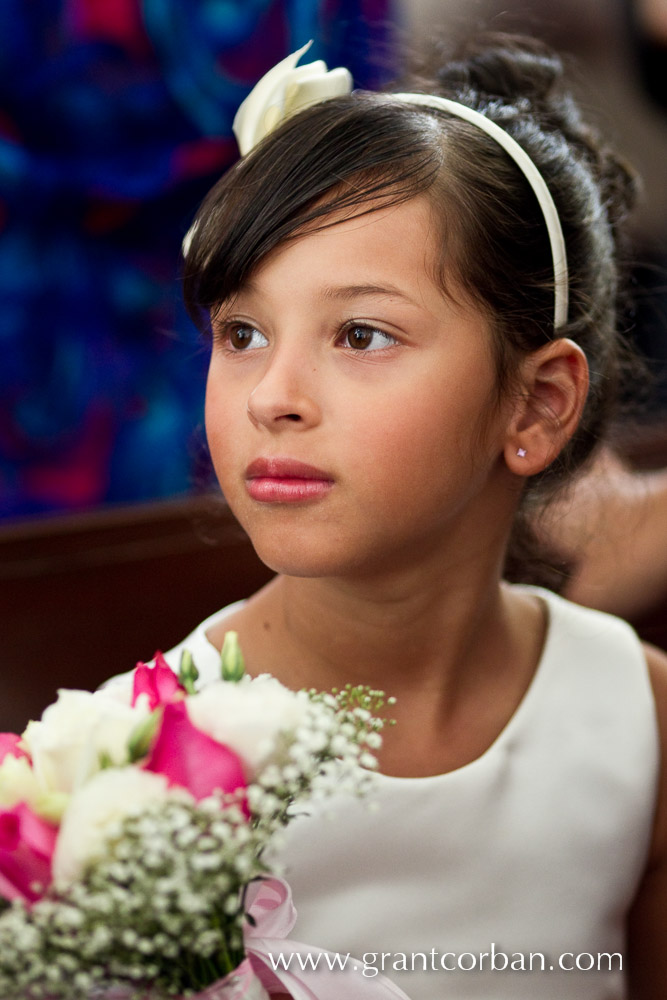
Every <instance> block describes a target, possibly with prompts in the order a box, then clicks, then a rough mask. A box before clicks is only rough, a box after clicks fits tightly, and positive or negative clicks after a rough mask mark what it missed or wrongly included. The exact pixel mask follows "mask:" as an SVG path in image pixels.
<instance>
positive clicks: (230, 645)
mask: <svg viewBox="0 0 667 1000" xmlns="http://www.w3.org/2000/svg"><path fill="white" fill-rule="evenodd" d="M220 670H221V674H222V679H223V681H240V680H241V678H242V677H243V675H244V673H245V663H244V660H243V653H242V652H241V647H240V646H239V636H238V632H227V633H226V635H225V641H224V642H223V644H222V651H221V653H220Z"/></svg>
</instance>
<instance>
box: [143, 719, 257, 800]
mask: <svg viewBox="0 0 667 1000" xmlns="http://www.w3.org/2000/svg"><path fill="white" fill-rule="evenodd" d="M144 767H145V768H146V770H148V771H154V772H155V773H157V774H164V776H165V777H166V778H167V780H168V781H169V784H170V785H179V786H180V787H181V788H186V789H187V790H188V791H189V792H190V794H191V795H194V797H195V798H196V799H203V798H206V796H207V795H210V794H211V793H212V792H213V791H215V790H216V789H220V791H222V792H235V791H236V790H237V789H238V788H246V786H247V782H246V780H245V776H244V773H243V763H242V761H241V759H240V757H237V755H236V754H235V753H234V751H233V750H230V749H229V747H226V746H224V744H222V743H218V741H217V740H214V739H213V738H212V737H211V736H207V735H206V733H202V732H201V730H199V729H197V728H196V727H195V726H193V725H192V723H191V722H190V719H189V718H188V713H187V709H186V707H185V702H183V701H177V702H173V703H172V704H170V705H165V707H164V713H163V716H162V723H161V726H160V731H159V733H158V736H157V739H156V741H155V743H154V744H153V748H152V750H151V752H150V754H149V757H148V760H147V761H146V763H145V764H144Z"/></svg>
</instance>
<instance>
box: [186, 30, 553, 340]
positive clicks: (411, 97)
mask: <svg viewBox="0 0 667 1000" xmlns="http://www.w3.org/2000/svg"><path fill="white" fill-rule="evenodd" d="M311 44H312V43H311V42H308V44H307V45H304V46H303V48H301V49H299V50H298V51H297V52H293V53H292V54H291V55H289V56H287V58H286V59H283V60H282V61H281V62H279V63H277V65H275V66H274V67H273V69H270V70H269V72H268V73H266V74H265V75H264V76H263V77H262V79H261V80H260V81H259V82H258V83H257V84H255V86H254V87H253V89H252V90H251V91H250V93H249V94H248V96H247V97H246V99H245V100H244V101H243V103H242V104H241V106H240V107H239V109H238V111H237V112H236V116H235V118H234V124H233V129H234V135H235V136H236V140H237V142H238V144H239V150H240V152H241V155H242V156H245V155H246V153H249V152H250V150H251V149H253V148H254V147H255V146H256V145H257V143H258V142H259V141H260V140H261V139H263V138H264V136H265V135H268V133H269V132H272V131H273V130H274V129H275V128H276V127H277V126H278V125H279V124H280V123H281V122H282V121H284V120H285V119H286V118H289V117H290V116H291V115H293V114H295V113H296V112H298V111H302V110H303V109H304V108H308V107H310V106H311V105H313V104H319V103H320V102H321V101H326V100H329V99H330V98H332V97H340V96H343V95H344V94H349V93H350V91H351V90H352V76H351V75H350V73H349V71H348V70H347V69H343V68H342V67H338V69H333V70H327V66H326V63H324V62H322V60H317V61H316V62H312V63H308V64H307V65H306V66H297V65H296V64H297V63H298V61H299V59H300V58H301V56H302V55H303V54H304V52H306V50H307V49H309V48H310V46H311ZM387 96H389V97H393V98H395V99H396V100H398V101H404V102H406V103H408V104H418V105H420V106H422V107H426V108H435V109H438V110H441V111H447V112H449V114H451V115H455V116H456V117H457V118H462V119H464V120H465V121H467V122H470V123H471V124H472V125H476V126H477V128H479V129H481V130H482V131H483V132H486V134H487V135H490V136H491V138H492V139H495V141H496V142H497V143H498V144H499V145H500V146H502V147H503V149H504V150H505V151H506V152H507V153H509V155H510V156H511V157H512V159H513V160H514V162H515V163H516V165H517V166H518V167H519V169H520V170H521V172H522V173H523V175H524V177H525V178H526V180H527V181H528V183H529V184H530V186H531V187H532V189H533V191H534V192H535V197H536V198H537V200H538V202H539V205H540V208H541V209H542V214H543V216H544V221H545V223H546V227H547V232H548V234H549V241H550V243H551V256H552V260H553V271H554V327H555V328H556V329H558V328H559V327H561V326H564V325H565V323H567V310H568V285H569V282H568V273H567V255H566V252H565V240H564V239H563V230H562V228H561V224H560V219H559V217H558V212H557V210H556V206H555V205H554V200H553V198H552V197H551V193H550V191H549V188H548V187H547V185H546V183H545V181H544V178H543V177H542V174H541V173H540V172H539V170H538V169H537V167H536V166H535V164H534V163H533V161H532V160H531V158H530V157H529V156H528V154H527V153H526V152H525V151H524V150H523V149H522V148H521V146H520V145H519V144H518V142H515V140H514V139H513V138H512V136H511V135H509V134H508V133H507V132H506V131H505V130H504V129H503V128H501V127H500V125H496V123H495V122H493V121H491V120H490V119H489V118H487V117H486V116H485V115H483V114H482V113H481V112H479V111H474V110H473V109H472V108H469V107H467V106H466V105H465V104H459V103H458V102H457V101H450V100H448V99H447V98H445V97H435V96H431V95H430V94H392V95H387ZM192 234H193V229H191V230H190V232H189V233H188V234H187V236H186V237H185V240H184V241H183V251H184V254H187V249H188V247H189V244H190V241H191V239H192Z"/></svg>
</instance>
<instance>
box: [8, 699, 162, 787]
mask: <svg viewBox="0 0 667 1000" xmlns="http://www.w3.org/2000/svg"><path fill="white" fill-rule="evenodd" d="M148 714H149V711H148V707H147V706H146V704H145V703H141V704H138V705H136V706H135V707H134V708H132V707H131V706H130V705H128V704H125V703H124V702H123V701H121V700H119V699H118V698H117V697H115V696H114V695H112V694H109V693H107V692H106V691H104V690H102V691H95V692H94V693H92V694H91V692H90V691H69V690H60V691H59V692H58V700H57V701H56V702H54V703H53V705H49V707H48V708H47V709H45V711H44V713H43V715H42V718H41V721H40V722H30V723H29V724H28V727H27V729H26V730H25V732H24V733H23V736H22V745H23V747H24V749H25V750H26V751H27V752H28V753H29V754H30V758H31V760H32V766H33V770H34V772H35V777H36V778H37V781H38V783H39V786H40V788H41V790H42V792H44V793H46V794H49V793H52V792H65V793H69V792H72V791H74V789H76V788H78V787H79V785H81V784H82V783H83V782H84V781H86V780H87V779H88V778H89V777H90V776H91V775H93V774H95V772H96V771H98V770H99V769H100V760H101V756H104V757H106V758H108V760H109V761H110V762H111V763H112V764H117V765H122V764H124V763H125V762H126V761H127V744H128V740H129V737H130V734H131V733H132V731H133V729H134V728H135V726H137V725H138V724H139V723H140V722H142V721H143V720H144V719H145V718H146V717H147V716H148Z"/></svg>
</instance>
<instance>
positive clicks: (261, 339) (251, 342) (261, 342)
mask: <svg viewBox="0 0 667 1000" xmlns="http://www.w3.org/2000/svg"><path fill="white" fill-rule="evenodd" d="M226 334H227V337H226V339H227V343H228V344H229V346H230V347H231V348H232V350H234V351H253V350H255V349H256V348H258V347H266V346H267V344H268V340H267V339H266V337H265V336H264V334H263V333H260V331H259V330H258V329H257V328H256V327H254V326H245V325H244V324H243V323H230V324H229V326H228V327H227V331H226Z"/></svg>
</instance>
